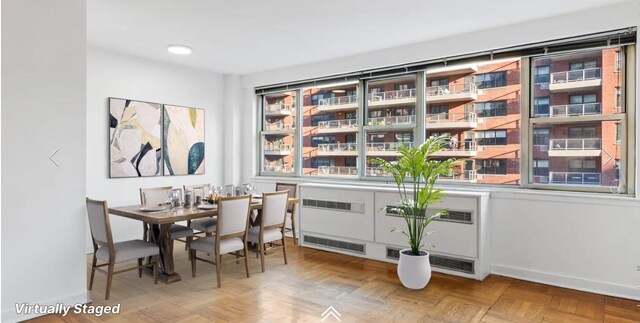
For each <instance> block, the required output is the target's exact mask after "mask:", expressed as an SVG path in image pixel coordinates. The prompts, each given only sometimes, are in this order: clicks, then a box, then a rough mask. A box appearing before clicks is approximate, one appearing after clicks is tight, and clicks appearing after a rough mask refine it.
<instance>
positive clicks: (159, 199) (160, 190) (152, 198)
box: [140, 186, 171, 205]
mask: <svg viewBox="0 0 640 323" xmlns="http://www.w3.org/2000/svg"><path fill="white" fill-rule="evenodd" d="M169 191H171V186H162V187H148V188H141V189H140V204H142V205H146V204H149V205H159V204H162V203H164V202H166V201H167V200H168V199H169Z"/></svg>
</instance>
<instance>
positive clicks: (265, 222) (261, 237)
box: [247, 191, 289, 272]
mask: <svg viewBox="0 0 640 323" xmlns="http://www.w3.org/2000/svg"><path fill="white" fill-rule="evenodd" d="M288 200H289V191H278V192H272V193H262V216H261V217H260V225H259V226H255V227H251V228H249V234H248V236H247V240H248V241H249V242H251V243H255V244H257V245H258V249H257V250H255V251H257V252H258V253H259V254H260V265H261V266H262V272H264V255H265V253H266V251H267V249H266V244H267V243H269V244H270V247H269V250H271V249H275V248H282V252H283V253H284V264H285V265H286V264H287V244H286V243H285V237H284V230H285V224H284V223H285V221H286V217H287V204H288ZM275 242H280V243H281V244H275Z"/></svg>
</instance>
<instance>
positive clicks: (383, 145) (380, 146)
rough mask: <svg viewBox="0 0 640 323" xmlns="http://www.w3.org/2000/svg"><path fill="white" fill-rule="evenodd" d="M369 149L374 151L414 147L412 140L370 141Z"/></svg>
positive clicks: (391, 150) (394, 150)
mask: <svg viewBox="0 0 640 323" xmlns="http://www.w3.org/2000/svg"><path fill="white" fill-rule="evenodd" d="M366 147H367V151H372V152H376V151H377V152H396V151H398V148H399V147H407V148H411V147H413V143H412V142H370V143H367V146H366Z"/></svg>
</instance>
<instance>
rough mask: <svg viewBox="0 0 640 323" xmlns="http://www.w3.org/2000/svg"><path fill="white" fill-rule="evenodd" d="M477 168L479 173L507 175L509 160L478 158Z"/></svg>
mask: <svg viewBox="0 0 640 323" xmlns="http://www.w3.org/2000/svg"><path fill="white" fill-rule="evenodd" d="M476 168H478V174H485V175H506V174H507V160H506V159H478V160H476Z"/></svg>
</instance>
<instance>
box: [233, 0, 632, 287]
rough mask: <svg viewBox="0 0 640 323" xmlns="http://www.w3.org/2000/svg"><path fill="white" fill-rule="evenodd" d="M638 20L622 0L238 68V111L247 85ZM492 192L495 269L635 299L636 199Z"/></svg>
mask: <svg viewBox="0 0 640 323" xmlns="http://www.w3.org/2000/svg"><path fill="white" fill-rule="evenodd" d="M637 25H638V7H637V2H636V1H626V2H622V3H617V4H614V5H611V6H607V7H602V8H598V9H596V10H589V11H581V12H575V13H571V14H568V15H562V16H556V17H552V18H548V19H544V20H538V21H531V22H526V23H522V24H517V25H512V26H509V27H501V28H494V29H490V30H480V31H474V32H470V33H468V34H464V35H459V36H453V37H447V38H445V39H438V40H433V41H428V42H424V43H419V44H414V45H409V46H403V47H398V48H392V49H387V50H381V51H376V52H371V53H366V54H362V55H356V56H351V57H345V58H340V59H334V60H330V61H324V62H318V63H315V64H306V65H302V66H294V67H289V68H282V69H278V70H274V71H267V72H261V73H255V74H250V75H245V76H244V77H243V78H242V86H243V87H244V89H243V92H242V93H243V101H242V102H243V105H242V109H243V112H242V113H243V114H246V115H249V114H254V115H255V111H256V104H255V96H254V95H253V92H252V91H251V89H252V88H253V87H255V86H261V85H268V84H275V83H281V82H289V81H295V80H301V79H307V78H313V77H320V76H325V75H332V74H338V73H345V72H352V71H358V70H362V69H367V68H375V67H382V66H388V65H395V64H403V63H410V62H414V61H420V60H426V59H432V58H439V57H446V56H447V55H457V54H464V53H473V52H478V51H484V50H490V49H495V48H502V47H508V46H515V45H520V44H527V43H532V42H538V41H546V40H553V39H558V38H562V37H568V36H576V35H584V34H589V33H595V32H602V31H607V30H612V29H618V28H625V27H630V26H637ZM637 65H638V64H637ZM638 117H640V114H639V115H638ZM636 123H638V124H640V122H638V121H637V122H636ZM244 126H245V128H244V129H243V130H242V131H241V132H240V133H241V134H242V135H243V136H244V138H243V139H242V142H243V143H244V145H241V146H240V147H239V148H238V149H241V150H242V153H241V154H242V155H243V156H245V158H244V160H243V169H242V175H241V178H242V180H247V179H249V178H252V177H253V176H255V169H256V166H255V165H256V161H257V156H256V150H255V147H256V145H257V142H256V139H257V138H258V137H257V133H256V126H255V122H251V123H250V122H247V123H246V124H244ZM249 156H251V157H250V158H249ZM637 167H638V165H636V168H637ZM636 173H637V169H636ZM287 180H292V179H287ZM636 187H638V183H636ZM491 191H492V212H491V214H490V221H491V226H492V228H491V236H492V239H491V250H492V251H491V263H492V271H493V272H494V273H498V274H502V275H508V276H513V277H518V278H523V279H528V280H535V281H540V282H545V283H549V284H555V285H560V286H566V287H570V288H576V289H582V290H589V291H594V292H599V293H604V294H610V295H619V296H623V297H629V298H635V299H640V289H638V288H636V286H639V285H640V272H637V271H636V266H638V265H640V234H638V228H639V227H640V226H639V225H640V211H638V210H640V199H637V198H622V199H620V198H613V197H609V196H605V197H594V196H590V195H588V194H556V193H553V192H539V191H527V190H513V189H492V190H491ZM636 191H638V189H636Z"/></svg>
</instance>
